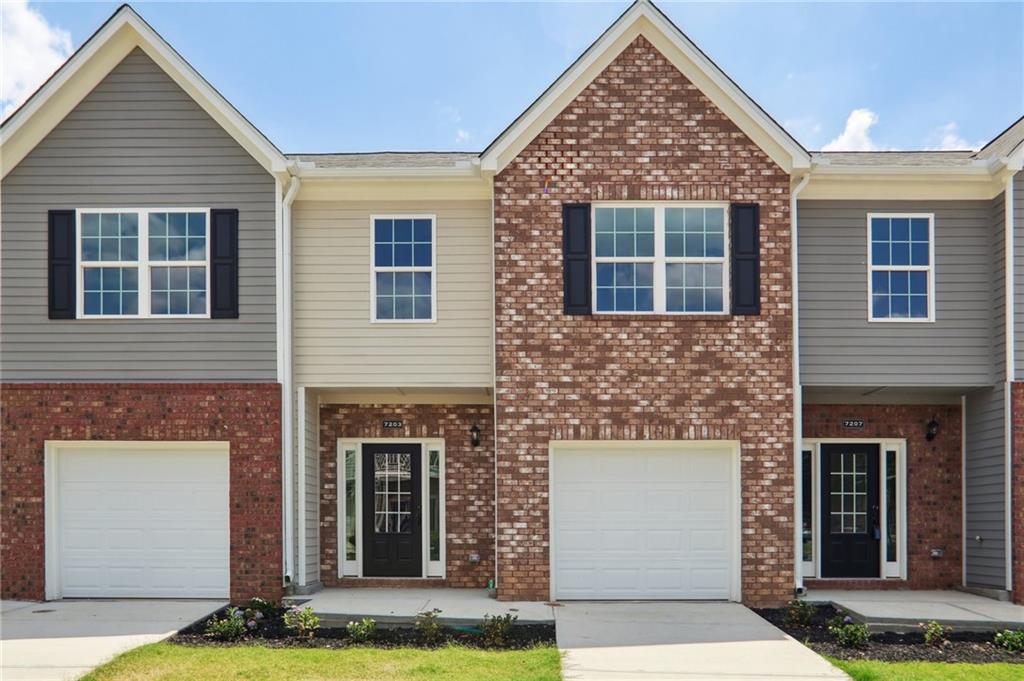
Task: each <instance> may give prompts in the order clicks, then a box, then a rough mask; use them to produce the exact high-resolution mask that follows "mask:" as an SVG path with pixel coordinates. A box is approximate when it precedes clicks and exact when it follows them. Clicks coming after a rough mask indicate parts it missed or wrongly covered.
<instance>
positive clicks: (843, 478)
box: [829, 452, 868, 534]
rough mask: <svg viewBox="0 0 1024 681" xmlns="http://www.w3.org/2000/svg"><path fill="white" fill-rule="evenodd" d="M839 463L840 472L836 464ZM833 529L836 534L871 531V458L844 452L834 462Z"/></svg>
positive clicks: (831, 494) (832, 487) (830, 509)
mask: <svg viewBox="0 0 1024 681" xmlns="http://www.w3.org/2000/svg"><path fill="white" fill-rule="evenodd" d="M837 461H838V463H839V466H838V469H837V467H836V462H837ZM831 466H832V468H831V473H830V474H831V476H832V484H831V487H830V492H829V498H830V499H829V503H830V506H829V526H830V532H831V533H832V534H864V533H866V532H867V524H868V523H867V496H868V494H867V477H868V472H867V455H866V454H863V453H858V452H848V453H847V452H844V453H841V454H838V455H837V456H834V457H833V458H832V463H831Z"/></svg>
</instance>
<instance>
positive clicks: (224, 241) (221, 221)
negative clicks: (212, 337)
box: [210, 208, 238, 319]
mask: <svg viewBox="0 0 1024 681" xmlns="http://www.w3.org/2000/svg"><path fill="white" fill-rule="evenodd" d="M210 317H212V318H213V319H238V210H237V209H235V208H214V209H213V210H211V211H210Z"/></svg>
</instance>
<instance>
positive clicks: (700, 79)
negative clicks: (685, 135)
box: [481, 0, 811, 172]
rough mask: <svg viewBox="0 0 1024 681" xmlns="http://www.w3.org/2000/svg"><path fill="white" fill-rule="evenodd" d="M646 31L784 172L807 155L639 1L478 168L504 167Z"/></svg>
mask: <svg viewBox="0 0 1024 681" xmlns="http://www.w3.org/2000/svg"><path fill="white" fill-rule="evenodd" d="M640 35H642V36H644V37H645V38H646V39H647V40H648V41H650V42H651V44H653V45H654V47H655V48H657V49H658V51H659V52H661V53H662V54H663V55H664V56H665V57H666V58H667V59H668V60H669V61H670V62H671V63H672V64H673V65H674V66H675V67H676V68H677V69H679V71H680V72H682V74H683V75H684V76H686V77H687V78H688V79H689V80H690V81H691V82H692V83H693V84H694V85H695V86H697V88H698V89H699V90H701V92H703V93H704V95H705V96H706V97H708V99H710V100H711V101H712V103H714V104H715V106H717V107H718V108H719V109H721V110H722V111H723V113H725V115H726V116H728V117H729V118H730V119H732V121H733V122H734V123H735V124H736V125H737V126H738V127H739V128H740V130H742V131H743V132H744V133H746V134H747V136H749V137H750V138H751V139H752V140H753V141H754V142H755V143H756V144H758V146H760V147H761V148H762V149H763V150H764V151H765V152H766V153H767V154H768V155H769V156H770V157H771V158H772V159H773V160H774V161H775V162H776V163H778V164H779V166H780V167H782V168H783V169H784V170H786V171H787V172H791V171H792V170H793V169H794V168H808V167H809V166H810V161H811V158H810V154H809V153H808V152H807V150H806V149H804V148H803V146H801V144H800V143H799V142H797V141H796V139H794V138H793V136H792V135H790V134H789V133H788V132H786V130H785V129H784V128H783V127H782V126H781V125H779V124H778V122H776V121H775V119H773V118H772V117H771V116H769V115H768V113H767V112H766V111H765V110H764V109H762V108H761V107H760V106H758V104H757V103H756V102H755V101H754V100H753V99H751V98H750V96H749V95H747V93H746V92H744V91H743V90H742V89H741V88H740V87H739V86H738V85H737V84H736V83H735V82H734V81H733V80H732V79H731V78H729V76H728V75H726V73H725V72H724V71H722V69H721V68H719V67H718V65H717V64H715V63H714V62H713V61H711V59H710V58H708V56H707V55H706V54H704V52H702V51H701V49H700V48H699V47H697V45H695V44H694V43H693V41H691V40H690V39H689V38H688V37H687V36H686V35H685V34H684V33H683V32H682V31H680V30H679V28H678V27H677V26H676V25H675V24H673V23H672V21H671V20H670V19H669V18H668V17H667V16H665V14H664V13H662V11H661V10H660V9H658V8H657V7H655V6H654V5H653V4H652V3H650V2H647V0H637V1H636V2H634V3H633V4H632V5H630V6H629V8H628V9H626V11H625V12H623V13H622V15H621V16H620V17H619V18H618V19H616V20H615V22H614V23H613V24H612V25H611V26H610V27H609V28H608V29H607V30H606V31H605V32H604V33H602V34H601V36H600V37H599V38H598V39H597V40H596V41H595V42H594V43H593V44H592V45H591V46H590V47H589V48H587V50H586V51H585V52H584V53H583V54H582V55H581V56H580V58H579V59H577V60H576V61H575V62H574V63H573V64H572V65H571V66H570V67H569V68H568V69H566V71H565V72H564V73H563V74H562V75H561V76H559V77H558V79H557V80H556V81H555V82H554V83H553V84H552V85H551V86H550V87H548V89H547V90H545V91H544V93H543V94H541V96H540V97H538V98H537V99H536V100H535V101H534V102H533V104H531V105H530V106H529V107H528V108H527V109H526V111H524V112H523V113H522V114H520V115H519V117H518V118H516V120H515V121H513V122H512V124H511V125H509V126H508V127H507V128H506V129H505V130H504V131H503V132H502V133H501V134H500V135H498V137H497V138H496V139H495V140H494V141H493V142H491V144H490V145H489V146H488V147H487V148H486V149H484V151H483V152H482V153H481V167H482V168H483V169H484V170H490V171H494V172H498V171H500V170H501V169H502V168H504V167H505V166H506V165H507V164H508V163H509V162H510V161H511V160H512V159H513V158H515V156H516V155H517V154H518V153H519V152H520V151H522V150H523V149H524V148H525V147H526V145H527V144H529V143H530V142H531V141H532V140H533V139H534V138H535V137H536V136H537V135H538V134H539V133H540V131H541V130H543V129H544V127H546V126H547V124H548V123H550V122H551V120H552V119H554V118H555V116H557V115H558V114H559V113H560V112H561V111H562V110H563V109H564V108H565V107H566V106H567V105H568V104H569V102H571V101H572V100H573V99H574V98H575V97H576V96H577V95H578V94H579V93H580V92H581V91H582V90H583V89H584V88H585V87H586V86H587V85H589V84H590V83H591V81H593V80H594V78H595V77H597V75H598V74H599V73H601V71H603V70H604V68H605V67H606V66H607V65H608V64H609V63H611V62H612V60H614V59H615V57H617V56H618V55H619V54H620V53H621V52H622V50H623V49H625V47H626V46H628V45H629V44H630V43H632V42H633V40H635V39H636V38H637V36H640Z"/></svg>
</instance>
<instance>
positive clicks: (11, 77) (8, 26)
mask: <svg viewBox="0 0 1024 681" xmlns="http://www.w3.org/2000/svg"><path fill="white" fill-rule="evenodd" d="M70 54H71V33H70V32H68V31H65V30H64V29H62V28H60V27H59V26H54V25H52V24H50V22H48V21H47V20H46V18H45V17H44V16H43V15H42V14H40V13H39V12H38V11H36V10H34V9H32V8H31V7H29V6H28V1H27V0H2V2H0V115H2V116H6V115H7V114H8V113H10V112H11V111H13V110H14V109H16V108H17V107H18V106H20V105H21V104H22V103H23V102H24V101H25V100H26V99H28V97H29V95H31V94H32V93H33V92H35V91H36V88H38V87H39V86H40V85H42V84H43V82H44V81H45V80H46V79H47V78H49V77H50V75H51V74H52V73H53V72H54V71H56V70H57V68H58V67H59V66H60V65H61V64H63V63H64V60H66V59H67V58H68V56H70Z"/></svg>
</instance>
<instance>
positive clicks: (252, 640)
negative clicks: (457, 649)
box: [169, 608, 555, 650]
mask: <svg viewBox="0 0 1024 681" xmlns="http://www.w3.org/2000/svg"><path fill="white" fill-rule="evenodd" d="M226 611H227V608H223V609H222V610H219V611H218V612H217V613H215V614H216V615H217V616H218V617H220V616H223V615H224V613H225V612H226ZM283 613H284V608H280V609H278V611H277V614H276V615H274V616H271V617H267V618H265V619H263V620H261V622H260V625H259V626H258V627H257V628H256V629H255V630H254V631H250V632H249V633H247V634H245V635H244V636H243V637H242V638H239V639H236V640H233V641H218V640H216V639H212V638H210V637H208V636H206V635H204V631H205V629H206V622H207V620H209V619H210V618H209V617H207V618H205V619H203V620H200V621H199V622H196V623H194V624H192V625H190V626H188V627H186V628H185V629H182V630H181V631H179V632H178V633H177V634H176V635H174V636H173V637H171V638H170V639H169V641H170V642H171V643H176V644H179V645H188V646H207V647H232V646H244V645H260V646H264V647H267V648H349V647H352V646H371V647H374V648H399V647H402V648H407V647H412V648H439V647H442V646H446V645H452V644H454V645H460V646H466V647H470V648H486V649H490V650H523V649H526V648H533V647H534V646H538V645H551V644H554V642H555V625H553V624H516V625H514V626H513V627H512V630H511V633H510V634H509V637H508V640H507V642H506V645H503V646H493V645H487V644H486V643H485V642H484V640H483V638H482V636H481V635H480V633H479V632H478V631H472V630H464V629H463V628H451V627H445V628H444V630H443V634H442V636H441V638H440V639H439V640H437V641H435V642H433V643H427V642H426V641H424V640H423V637H422V636H421V635H420V633H419V632H418V631H416V629H415V628H413V627H411V626H393V625H386V626H385V625H380V626H378V628H377V630H376V631H375V632H374V635H373V637H372V638H371V639H370V640H369V641H365V642H356V641H353V640H352V638H351V637H350V636H349V634H348V632H347V631H346V630H345V629H344V628H342V627H323V628H320V629H318V630H317V631H316V634H315V635H314V636H313V638H300V637H299V636H296V635H295V633H294V632H292V631H290V630H289V629H286V628H285V626H284V621H283V620H282V618H281V615H282V614H283ZM212 616H213V615H211V617H212ZM466 629H469V628H468V627H467V628H466Z"/></svg>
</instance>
